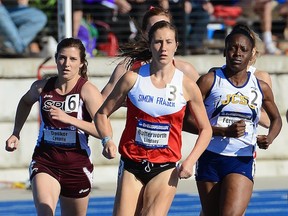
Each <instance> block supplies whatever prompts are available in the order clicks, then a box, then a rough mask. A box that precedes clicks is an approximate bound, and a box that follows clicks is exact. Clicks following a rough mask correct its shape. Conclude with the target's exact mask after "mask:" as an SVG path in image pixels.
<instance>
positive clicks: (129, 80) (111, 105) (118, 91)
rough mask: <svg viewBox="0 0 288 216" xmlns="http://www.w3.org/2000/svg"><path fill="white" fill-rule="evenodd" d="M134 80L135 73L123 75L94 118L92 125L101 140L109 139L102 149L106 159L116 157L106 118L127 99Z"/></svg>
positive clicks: (109, 125)
mask: <svg viewBox="0 0 288 216" xmlns="http://www.w3.org/2000/svg"><path fill="white" fill-rule="evenodd" d="M136 79H137V73H136V72H133V71H129V72H127V73H126V74H124V75H123V76H122V77H121V78H120V80H119V82H117V84H116V86H115V88H114V89H113V91H112V92H111V94H109V96H108V97H107V98H106V100H105V101H104V103H103V105H102V106H101V107H100V109H99V110H98V111H97V113H96V115H95V117H94V123H95V126H96V129H97V131H98V133H99V136H100V138H101V139H103V138H105V137H109V141H108V142H107V143H106V145H105V146H104V149H103V155H104V156H105V157H106V158H108V159H111V158H114V157H115V156H116V149H117V148H116V145H115V143H114V141H113V140H112V127H111V124H110V121H109V119H108V118H109V116H110V115H111V114H112V113H113V112H115V111H116V110H117V109H119V107H121V105H122V103H123V102H124V101H125V99H126V97H127V94H128V91H129V90H130V89H131V88H132V86H133V85H134V83H135V81H136Z"/></svg>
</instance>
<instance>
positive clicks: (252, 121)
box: [204, 68, 263, 156]
mask: <svg viewBox="0 0 288 216" xmlns="http://www.w3.org/2000/svg"><path fill="white" fill-rule="evenodd" d="M262 98H263V95H262V91H261V88H260V86H259V82H258V80H257V79H256V77H255V76H254V75H253V74H251V73H250V72H248V79H247V81H246V83H245V84H244V85H243V86H239V87H237V86H234V85H233V84H232V83H231V82H230V81H229V79H227V78H226V76H225V74H224V73H223V68H222V69H217V70H216V72H215V78H214V83H213V86H212V88H211V91H210V93H209V95H208V96H207V98H206V99H205V101H204V103H205V106H206V110H207V114H208V117H209V119H210V123H211V125H212V126H219V127H228V126H230V125H231V124H233V123H234V122H236V121H239V120H241V119H243V120H244V121H245V123H246V130H245V135H244V136H242V137H240V138H231V137H222V136H213V137H212V139H211V142H210V144H209V146H208V148H207V150H209V151H212V152H215V153H218V154H221V155H227V156H252V155H253V152H254V151H255V145H256V129H257V124H258V121H259V119H260V113H261V112H260V108H261V106H262Z"/></svg>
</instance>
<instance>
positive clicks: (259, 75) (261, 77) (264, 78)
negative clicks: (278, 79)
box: [254, 69, 272, 88]
mask: <svg viewBox="0 0 288 216" xmlns="http://www.w3.org/2000/svg"><path fill="white" fill-rule="evenodd" d="M254 75H255V76H256V78H257V79H259V80H262V81H264V82H266V83H267V84H268V85H269V86H270V88H271V87H272V80H271V76H270V75H269V73H268V72H266V71H261V70H258V69H257V70H256V71H255V73H254Z"/></svg>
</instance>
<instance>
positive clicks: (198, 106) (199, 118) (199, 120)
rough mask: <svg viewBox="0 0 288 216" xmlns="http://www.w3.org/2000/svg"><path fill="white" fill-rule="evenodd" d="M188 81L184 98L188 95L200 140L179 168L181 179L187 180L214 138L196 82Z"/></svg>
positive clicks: (185, 82)
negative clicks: (212, 137)
mask: <svg viewBox="0 0 288 216" xmlns="http://www.w3.org/2000/svg"><path fill="white" fill-rule="evenodd" d="M187 80H188V79H186V81H185V80H184V96H185V95H187V97H188V99H189V100H188V103H187V105H188V107H189V110H190V112H191V114H192V116H193V118H194V119H195V125H196V127H197V129H198V138H197V140H196V143H195V145H194V147H193V149H192V151H191V152H190V154H189V155H188V156H187V158H186V159H185V160H184V161H183V163H182V165H181V167H180V168H179V177H180V178H187V177H190V176H191V175H192V172H193V171H192V169H193V165H194V164H195V163H196V161H197V160H198V158H199V157H200V156H201V154H202V153H203V152H204V151H205V149H206V148H207V146H208V144H209V142H210V140H211V136H212V128H211V125H210V122H209V119H208V116H207V114H206V109H205V106H204V103H203V98H202V96H201V92H200V90H199V88H198V86H197V84H196V83H195V82H193V81H191V80H190V79H189V80H190V81H187Z"/></svg>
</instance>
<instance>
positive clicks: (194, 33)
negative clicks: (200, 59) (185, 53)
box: [184, 0, 214, 54]
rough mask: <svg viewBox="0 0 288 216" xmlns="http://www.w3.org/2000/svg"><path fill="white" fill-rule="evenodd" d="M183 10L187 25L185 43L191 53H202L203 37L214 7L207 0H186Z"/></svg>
mask: <svg viewBox="0 0 288 216" xmlns="http://www.w3.org/2000/svg"><path fill="white" fill-rule="evenodd" d="M184 11H185V16H186V20H187V23H188V26H187V44H188V46H189V48H190V53H191V54H204V53H205V48H204V43H203V42H204V39H205V38H207V25H208V23H209V21H210V16H211V14H213V12H214V7H213V5H212V4H211V2H210V1H209V0H186V1H185V2H184Z"/></svg>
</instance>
